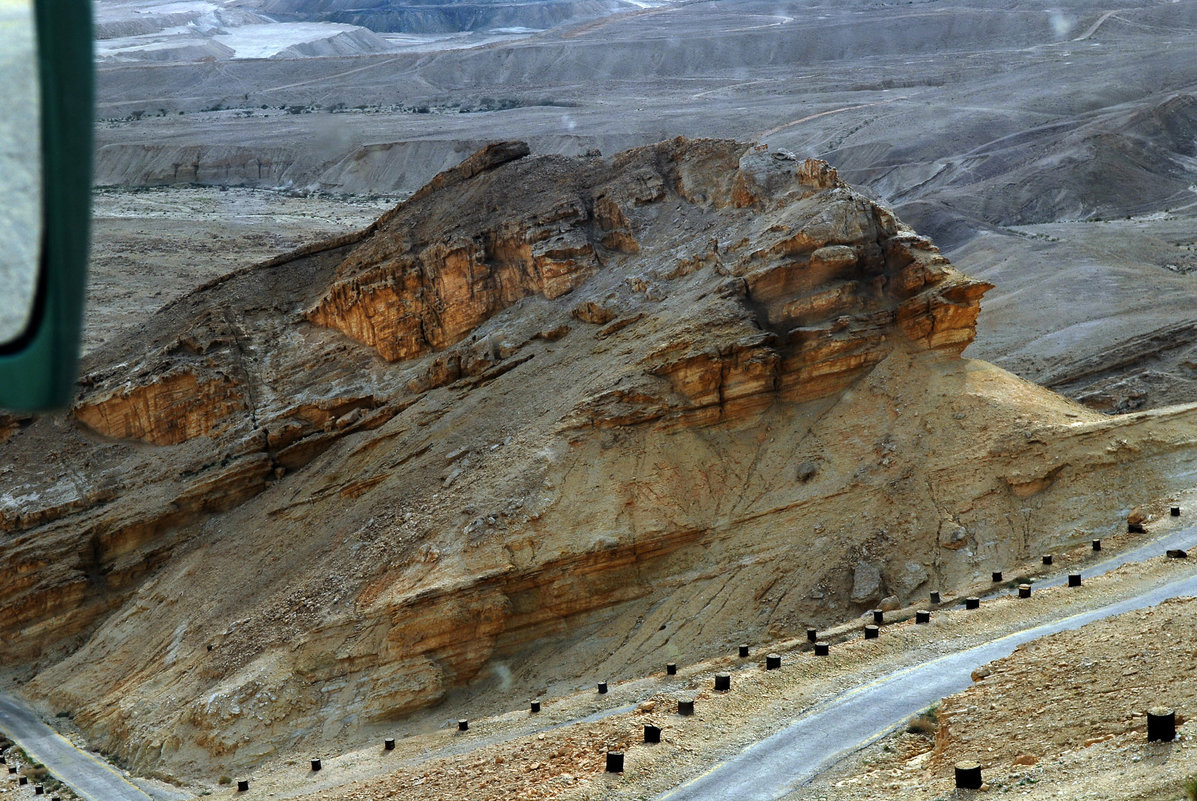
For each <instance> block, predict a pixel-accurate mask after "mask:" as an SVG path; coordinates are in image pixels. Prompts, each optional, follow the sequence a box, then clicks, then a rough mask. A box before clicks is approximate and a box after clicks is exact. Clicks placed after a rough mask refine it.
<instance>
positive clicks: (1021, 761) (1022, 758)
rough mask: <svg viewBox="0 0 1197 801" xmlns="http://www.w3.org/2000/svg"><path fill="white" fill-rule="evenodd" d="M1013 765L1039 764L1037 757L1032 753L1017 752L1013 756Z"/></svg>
mask: <svg viewBox="0 0 1197 801" xmlns="http://www.w3.org/2000/svg"><path fill="white" fill-rule="evenodd" d="M1014 764H1015V765H1037V764H1039V757H1037V756H1035V755H1034V754H1019V755H1018V756H1016V757H1014Z"/></svg>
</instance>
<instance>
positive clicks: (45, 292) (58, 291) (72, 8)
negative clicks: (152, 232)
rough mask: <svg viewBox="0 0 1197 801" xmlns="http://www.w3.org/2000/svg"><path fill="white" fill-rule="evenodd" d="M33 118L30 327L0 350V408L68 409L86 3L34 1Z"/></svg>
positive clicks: (86, 129)
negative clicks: (38, 240)
mask: <svg viewBox="0 0 1197 801" xmlns="http://www.w3.org/2000/svg"><path fill="white" fill-rule="evenodd" d="M35 7H36V19H37V45H38V68H39V79H40V83H41V98H42V108H41V118H42V129H41V130H42V134H41V138H42V204H43V205H42V220H43V221H42V246H41V269H40V272H39V274H38V283H37V292H36V295H35V299H34V308H33V311H32V313H31V314H30V318H29V325H28V327H27V328H26V330H25V332H24V333H23V334H21V336H19V337H17V339H15V340H14V341H12V342H9V343H5V344H4V345H3V346H0V408H2V409H9V410H13V411H20V412H33V411H42V410H47V409H53V408H56V407H61V406H65V405H66V404H68V403H70V401H71V399H72V397H73V395H74V389H75V381H76V378H77V375H76V372H77V370H78V360H79V337H80V332H81V331H80V329H81V325H82V316H83V303H84V298H85V296H86V292H87V254H88V232H89V228H90V223H91V159H92V125H93V116H94V91H95V90H94V72H93V70H94V67H93V65H92V27H91V3H90V2H89V1H88V0H36V6H35Z"/></svg>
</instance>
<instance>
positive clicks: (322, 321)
mask: <svg viewBox="0 0 1197 801" xmlns="http://www.w3.org/2000/svg"><path fill="white" fill-rule="evenodd" d="M987 288H988V285H987V284H985V283H983V282H980V281H976V280H973V279H970V278H969V277H967V276H965V275H963V274H961V273H960V272H958V271H957V270H955V269H954V268H953V267H952V265H951V264H949V263H948V261H947V260H946V259H945V258H944V257H943V256H942V255H941V254H940V253H939V251H938V250H937V249H936V247H935V246H934V245H933V244H932V243H931V242H930V241H929V240H928V239H926V238H924V237H921V236H919V235H917V234H916V233H915V232H913V231H912V230H911V229H909V228H908V227H906V226H904V225H903V224H902V223H900V222H899V221H898V220H897V219H896V218H895V217H894V215H893V214H892V213H891V212H890V211H888V210H887V209H886V208H884V207H882V206H880V205H878V204H876V203H875V202H873V201H871V200H869V199H867V198H866V197H864V196H862V195H861V194H859V193H857V192H856V191H854V190H853V189H852V188H850V187H849V186H847V185H846V184H845V183H843V182H842V181H841V180H840V179H839V178H838V177H837V175H836V172H835V171H834V170H833V169H832V168H831V167H829V166H828V165H827V164H825V163H823V162H821V161H816V160H805V161H804V160H800V159H797V158H795V157H793V156H791V155H789V154H786V153H779V152H772V151H770V150H768V149H766V148H764V147H761V146H754V145H749V144H745V143H740V142H735V141H729V140H687V139H675V140H671V141H667V142H662V143H659V144H656V145H651V146H647V147H641V148H637V149H633V150H629V151H626V152H623V153H620V154H618V155H616V156H614V157H610V158H603V157H601V156H598V155H592V156H586V157H580V158H566V157H561V156H542V157H535V156H530V155H529V154H528V148H527V146H526V145H524V144H522V143H516V142H509V143H500V144H495V145H491V146H488V147H486V148H484V149H482V150H480V151H479V152H478V153H476V154H475V155H474V156H472V157H471V158H469V159H467V160H466V161H464V162H463V163H462V164H460V165H459V166H457V167H455V168H453V169H451V170H448V171H446V172H443V173H441V174H440V175H438V176H437V177H436V178H435V179H434V180H433V181H432V182H431V183H429V184H428V185H427V186H426V187H425V188H424V189H422V190H420V191H419V192H417V193H416V194H415V195H414V196H413V197H412V198H411V199H410V200H408V201H406V202H404V203H402V204H400V205H399V206H397V207H396V208H395V209H393V210H392V211H390V212H388V213H387V214H385V215H384V216H383V217H382V218H381V219H379V220H378V221H377V222H376V223H375V224H373V225H371V226H370V227H369V228H367V229H365V230H364V231H361V232H359V233H355V234H349V235H346V236H343V237H341V238H339V239H334V240H330V241H327V242H325V243H323V244H321V245H318V246H313V247H308V248H305V249H303V250H301V251H298V252H296V253H293V254H291V255H289V256H286V257H282V258H278V259H274V260H272V261H269V262H266V263H263V264H260V265H258V266H256V267H253V268H251V269H247V270H242V271H240V272H237V273H233V274H230V275H227V276H225V277H223V278H221V279H218V280H215V281H213V282H211V283H209V284H208V285H206V286H204V287H201V288H200V289H198V290H197V291H195V292H193V293H191V294H189V295H187V296H186V297H184V298H182V299H181V300H178V301H176V302H174V303H172V304H170V305H168V306H167V307H165V308H163V309H162V310H161V311H160V312H159V313H157V314H156V315H155V316H154V318H153V319H152V321H151V323H150V324H149V325H147V326H146V327H145V328H144V329H143V330H139V331H135V332H132V333H130V334H129V335H128V336H126V337H124V338H122V339H117V340H115V341H113V342H111V343H110V344H108V345H106V346H105V347H103V348H101V349H100V350H98V351H96V352H94V353H93V354H91V355H90V356H89V358H88V361H87V363H86V365H85V373H84V376H83V378H82V379H81V382H80V393H79V397H78V401H77V403H76V404H75V406H74V408H73V409H72V410H71V411H70V413H69V414H64V415H58V416H46V417H41V418H38V419H14V418H0V438H2V439H3V448H4V452H5V454H6V457H7V458H6V464H7V465H8V467H7V468H6V469H4V470H3V471H0V503H2V506H0V555H2V556H3V559H4V563H5V564H6V565H7V566H8V568H9V569H8V570H7V571H5V573H4V574H3V575H2V576H0V608H3V610H4V614H3V616H0V634H2V635H3V636H2V638H0V643H2V644H0V663H3V664H4V665H6V666H10V667H13V669H14V670H16V672H17V673H18V674H19V677H20V678H21V679H22V680H23V681H24V682H25V692H26V694H28V695H30V696H32V697H34V698H36V699H39V700H40V701H41V702H42V703H43V704H44V705H45V707H46V708H47V709H53V710H55V711H64V712H68V713H71V714H72V715H73V716H74V720H75V723H76V724H77V725H79V726H80V727H82V728H83V729H84V730H85V731H86V732H87V733H88V734H89V735H90V736H91V737H92V738H93V740H94V742H96V743H98V744H99V745H101V746H102V747H103V748H104V749H105V750H107V751H110V752H113V753H116V754H119V755H120V756H121V757H122V758H123V759H125V760H127V762H128V763H129V764H131V765H133V766H134V767H135V768H137V769H139V770H142V771H146V772H157V773H160V774H163V775H173V776H182V777H188V776H192V777H194V776H208V777H209V778H210V774H212V773H214V772H215V768H214V766H221V768H226V769H227V768H232V767H236V766H244V765H250V764H254V763H256V762H258V761H260V760H263V759H265V758H268V757H269V756H271V755H273V754H277V753H279V752H282V751H287V750H289V749H291V748H294V747H297V746H303V747H315V746H316V745H320V746H321V747H324V746H327V745H328V744H329V743H335V742H358V741H360V740H361V739H362V738H364V737H367V736H373V735H374V733H375V732H377V731H378V730H380V729H381V728H383V727H388V729H389V728H392V727H394V726H397V725H401V726H407V727H413V728H416V729H418V728H420V727H429V726H433V725H436V721H438V720H439V719H441V718H444V717H446V716H447V715H452V712H447V711H446V709H451V708H452V706H451V705H452V704H454V703H459V702H464V701H465V700H469V702H470V704H472V705H473V707H474V708H486V707H487V706H488V705H489V706H492V707H495V708H509V707H510V705H511V699H512V697H516V698H519V699H524V698H526V697H528V696H530V695H532V694H535V693H538V692H542V691H544V690H545V689H546V688H547V689H553V688H558V689H560V688H564V687H571V688H572V687H575V686H580V685H585V684H589V683H591V682H593V681H594V680H595V679H596V678H599V679H602V678H618V677H619V676H621V675H630V674H633V673H634V672H636V671H641V672H642V671H644V670H646V669H648V668H649V667H656V666H658V665H659V664H660V663H661V662H663V661H666V660H667V659H668V658H671V657H672V658H676V659H692V658H698V657H700V656H703V655H708V654H711V653H716V652H720V651H722V650H724V649H726V647H727V645H728V643H729V642H732V641H733V640H734V641H739V640H740V639H742V638H743V637H745V636H751V637H753V638H754V639H757V640H760V639H767V638H769V637H779V636H787V635H792V634H793V633H794V632H797V631H800V630H801V628H802V627H804V626H806V625H808V624H811V623H816V624H822V623H826V622H830V621H835V620H840V619H842V618H843V617H844V616H845V615H847V614H850V613H853V612H857V611H860V610H861V609H864V608H866V606H870V605H877V604H881V605H885V606H894V605H898V604H901V603H904V602H906V601H908V600H909V599H912V598H914V597H916V596H919V595H921V594H922V593H925V592H926V591H927V589H928V588H933V587H940V588H944V589H949V588H951V587H955V586H960V585H963V584H966V583H968V582H970V581H972V580H974V579H975V578H977V577H978V576H982V575H988V573H989V571H990V570H992V569H996V568H997V567H998V566H1001V565H1004V564H1014V563H1016V562H1018V561H1019V560H1022V559H1025V558H1027V557H1028V556H1029V555H1031V554H1036V553H1038V552H1039V551H1040V550H1042V549H1045V548H1049V547H1052V546H1054V545H1057V544H1063V543H1068V542H1072V541H1075V540H1077V539H1078V538H1085V537H1088V536H1090V535H1091V534H1092V533H1093V532H1101V531H1107V530H1110V529H1111V528H1114V527H1118V526H1123V525H1124V522H1123V521H1124V515H1125V513H1126V511H1127V510H1128V509H1129V508H1130V507H1131V506H1132V505H1134V504H1135V503H1136V502H1138V500H1139V499H1141V498H1144V497H1154V496H1156V495H1158V494H1160V493H1163V492H1167V491H1170V490H1171V489H1172V488H1174V487H1175V486H1177V485H1178V484H1179V483H1182V482H1183V477H1184V476H1185V475H1188V474H1190V473H1191V471H1192V470H1193V469H1194V465H1193V464H1192V461H1193V449H1192V447H1191V445H1192V434H1191V432H1192V430H1193V427H1192V416H1193V412H1192V411H1191V410H1189V409H1188V408H1184V407H1179V408H1175V409H1169V410H1164V411H1157V412H1153V413H1150V414H1145V415H1139V416H1127V417H1117V418H1107V417H1105V416H1102V415H1100V414H1097V413H1096V412H1093V411H1090V410H1088V409H1086V408H1084V407H1082V406H1079V405H1077V404H1075V403H1072V402H1070V401H1067V400H1065V399H1063V398H1061V397H1059V396H1056V395H1054V394H1052V393H1050V392H1048V391H1046V390H1043V389H1041V388H1039V387H1036V386H1034V385H1032V384H1029V383H1027V382H1025V381H1022V380H1020V379H1018V378H1016V377H1014V376H1012V375H1010V374H1009V373H1006V372H1004V371H1002V370H1000V369H998V368H995V367H993V366H991V365H987V364H985V363H981V362H975V361H970V360H967V359H963V358H961V356H960V354H961V352H962V351H963V349H964V348H965V347H967V346H968V344H969V343H970V342H971V341H972V339H973V337H974V334H975V322H976V318H977V314H978V310H979V302H980V299H981V296H982V295H983V294H984V292H985V291H986V289H987ZM442 702H444V704H442ZM437 704H442V706H441V707H439V708H437V706H436V705H437ZM445 704H448V705H449V706H445Z"/></svg>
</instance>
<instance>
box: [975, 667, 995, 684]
mask: <svg viewBox="0 0 1197 801" xmlns="http://www.w3.org/2000/svg"><path fill="white" fill-rule="evenodd" d="M991 673H993V670H992V669H991V668H990V667H989V665H981V667H979V668H977V669H976V670H974V671H973V681H980V680H981V679H983V678H985V677H986V676H988V675H989V674H991Z"/></svg>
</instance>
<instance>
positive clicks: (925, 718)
mask: <svg viewBox="0 0 1197 801" xmlns="http://www.w3.org/2000/svg"><path fill="white" fill-rule="evenodd" d="M938 728H939V704H932V705H931V706H929V707H927V708H926V709H924V710H923V711H922V712H920V713H918V714H917V715H915V716H914V717H912V718H911V719H910V720H908V721H907V722H906V731H907V732H909V733H910V734H921V735H923V736H924V737H934V736H935V732H936V730H937V729H938Z"/></svg>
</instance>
